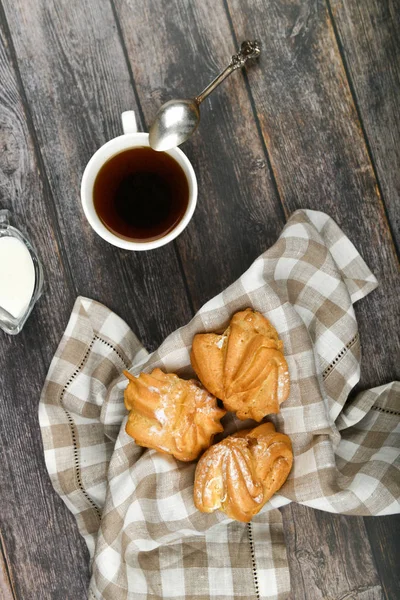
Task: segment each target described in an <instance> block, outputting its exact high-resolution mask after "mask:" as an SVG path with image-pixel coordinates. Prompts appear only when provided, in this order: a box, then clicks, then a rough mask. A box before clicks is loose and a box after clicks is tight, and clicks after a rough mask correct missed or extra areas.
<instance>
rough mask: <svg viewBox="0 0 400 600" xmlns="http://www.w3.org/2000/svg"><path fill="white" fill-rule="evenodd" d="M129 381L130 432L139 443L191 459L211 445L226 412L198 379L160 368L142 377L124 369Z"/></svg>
mask: <svg viewBox="0 0 400 600" xmlns="http://www.w3.org/2000/svg"><path fill="white" fill-rule="evenodd" d="M124 375H125V376H126V377H127V378H128V379H129V384H128V386H127V388H126V390H125V393H124V400H125V406H126V408H127V409H128V410H129V411H130V413H129V417H128V422H127V424H126V433H128V435H130V436H131V437H133V438H134V440H135V442H136V443H137V444H138V445H139V446H144V447H146V448H154V449H155V450H158V452H163V453H165V454H172V455H173V456H175V458H177V459H178V460H182V461H190V460H194V459H195V458H197V457H198V455H199V454H200V452H201V451H202V450H204V449H205V448H208V447H209V446H210V445H211V443H212V441H213V438H214V435H215V434H216V433H219V432H221V431H222V430H223V427H222V425H221V423H220V420H221V419H222V417H223V416H224V415H225V413H226V411H225V410H222V409H220V408H218V405H217V400H216V398H215V397H214V396H213V395H212V394H210V393H209V392H208V391H207V390H205V389H204V388H203V386H202V385H201V383H199V382H198V381H196V380H194V379H190V380H184V379H181V378H180V377H178V375H175V374H174V373H170V374H166V373H163V371H161V370H160V369H154V370H153V371H152V373H150V374H147V373H141V374H140V375H139V376H138V377H135V376H133V375H131V373H129V372H128V371H124Z"/></svg>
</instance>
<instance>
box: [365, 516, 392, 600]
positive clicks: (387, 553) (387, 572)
mask: <svg viewBox="0 0 400 600" xmlns="http://www.w3.org/2000/svg"><path fill="white" fill-rule="evenodd" d="M364 523H365V528H366V530H367V533H368V537H369V539H370V543H371V548H372V551H373V555H374V560H375V564H376V567H377V571H378V574H379V577H380V579H381V582H382V588H383V590H384V592H385V594H386V598H387V600H391V599H392V598H400V569H399V565H400V542H399V540H400V516H399V515H396V516H390V517H380V518H379V519H375V518H373V517H365V518H364Z"/></svg>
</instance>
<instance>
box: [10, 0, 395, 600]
mask: <svg viewBox="0 0 400 600" xmlns="http://www.w3.org/2000/svg"><path fill="white" fill-rule="evenodd" d="M245 38H250V39H252V38H258V39H260V40H261V42H262V45H263V55H262V58H261V59H260V62H259V64H257V65H255V66H253V67H252V68H251V69H248V70H247V71H245V72H242V73H236V74H235V75H233V76H232V77H231V78H230V79H229V80H228V81H227V82H226V83H225V84H224V86H222V87H221V88H220V89H219V90H218V92H216V93H215V94H214V95H213V96H212V97H211V98H210V99H209V100H208V101H207V103H206V104H207V105H205V106H204V110H203V116H202V124H201V127H200V129H199V130H198V132H197V134H196V135H195V136H194V137H193V138H192V139H191V140H190V141H189V142H187V143H186V144H185V145H184V151H185V152H186V153H187V155H188V156H189V158H190V160H191V161H192V163H193V165H194V168H195V171H196V173H197V177H198V182H199V202H198V207H197V210H196V213H195V215H194V218H193V220H192V221H191V223H190V225H189V227H188V228H187V229H186V231H185V232H184V233H183V234H182V235H181V236H180V237H179V238H178V239H177V240H176V242H174V243H172V244H170V245H168V246H166V247H164V248H162V249H158V250H155V251H151V252H143V253H133V252H128V251H124V250H119V249H117V248H114V247H112V246H111V245H109V244H107V243H106V242H104V241H103V240H102V239H101V238H99V237H98V236H97V235H96V234H95V233H94V232H93V231H92V229H91V228H90V226H89V225H88V223H87V222H86V220H85V218H84V215H83V213H82V209H81V206H80V199H79V186H80V180H81V176H82V172H83V169H84V167H85V165H86V163H87V161H88V159H89V158H90V156H91V155H92V154H93V153H94V151H95V150H96V149H97V148H98V147H99V146H100V145H101V144H103V143H104V142H105V141H107V140H109V139H110V138H112V137H115V136H117V135H119V134H120V133H121V123H120V113H121V112H122V111H124V110H129V109H134V110H135V111H136V113H137V115H138V121H139V123H140V127H141V128H142V130H144V131H145V130H147V128H148V126H149V123H151V121H152V118H153V116H154V115H155V112H156V110H157V108H158V107H159V106H160V104H161V103H162V102H164V101H166V100H168V99H170V98H174V97H181V96H182V95H183V96H185V95H193V94H195V93H197V92H199V91H200V90H201V88H202V87H203V86H205V85H206V84H207V83H208V82H209V81H210V80H211V78H212V77H213V76H214V75H215V74H216V73H217V72H218V70H219V68H220V67H221V66H224V64H225V62H226V61H227V59H229V57H230V55H231V54H232V52H233V51H235V50H236V49H237V47H238V43H239V42H240V41H241V40H243V39H245ZM0 82H1V83H0V149H1V151H0V205H1V207H2V208H10V209H12V210H13V211H15V213H16V215H17V217H18V220H19V223H20V224H21V225H23V227H24V229H25V231H27V232H28V234H29V236H30V238H31V240H32V242H33V243H34V244H35V246H36V248H37V250H38V253H39V255H40V256H41V258H42V261H43V263H44V268H45V276H46V288H45V293H44V295H43V297H42V298H41V300H40V301H39V303H38V305H37V307H36V308H35V310H34V312H33V314H32V315H31V317H30V319H29V321H28V322H27V324H26V326H25V328H24V330H23V332H22V333H21V334H20V335H18V336H16V337H11V336H7V335H5V334H1V335H0V383H1V387H0V390H1V391H0V449H1V450H0V451H1V469H0V532H1V537H0V598H1V599H2V600H11V599H14V600H15V599H18V600H48V599H49V600H50V599H52V600H64V599H65V600H81V599H84V598H85V597H86V593H85V592H86V589H87V586H88V581H89V566H88V554H87V552H86V549H85V544H84V542H83V540H82V539H81V538H80V536H79V534H78V531H77V528H76V526H75V522H74V519H73V517H72V516H71V514H70V513H69V511H68V510H67V509H66V507H65V506H64V504H63V503H62V501H61V500H60V499H59V498H58V496H57V495H56V494H55V493H54V491H53V489H52V486H51V484H50V481H49V478H48V475H47V472H46V469H45V465H44V460H43V452H42V444H41V439H40V432H39V426H38V417H37V407H38V401H39V395H40V391H41V388H42V385H43V382H44V378H45V375H46V372H47V369H48V367H49V364H50V361H51V358H52V355H53V354H54V352H55V349H56V347H57V344H58V342H59V340H60V337H61V335H62V332H63V330H64V328H65V326H66V323H67V320H68V317H69V314H70V311H71V309H72V306H73V302H74V300H75V298H76V296H77V295H78V294H82V295H85V296H88V297H91V298H95V299H97V300H99V301H101V302H103V303H104V304H106V305H107V306H108V307H110V308H111V309H113V310H114V311H115V312H116V313H117V314H119V315H120V316H121V317H123V318H124V319H125V320H126V321H127V323H129V324H130V325H131V327H132V328H133V330H134V331H135V333H136V334H137V335H138V336H139V338H140V339H141V340H142V341H143V342H144V344H145V345H146V346H147V348H148V349H150V350H151V349H154V348H156V347H157V345H158V344H159V343H160V342H161V341H162V340H163V338H164V337H165V336H166V335H167V334H169V333H170V332H171V331H173V330H174V329H175V328H176V327H178V326H180V325H183V324H184V323H186V322H187V321H188V320H189V319H190V318H191V316H192V315H193V313H194V312H195V311H196V310H197V309H198V308H199V307H200V306H201V305H202V304H203V303H204V302H205V301H206V300H208V299H209V298H211V297H212V296H213V295H215V294H217V293H218V292H220V291H221V290H222V289H223V288H224V287H225V286H227V285H228V284H230V283H231V282H232V281H234V279H235V278H236V277H238V276H239V275H240V274H241V273H242V272H243V271H244V270H245V269H246V268H247V267H248V266H249V265H250V264H251V262H252V261H253V260H254V259H255V258H256V256H257V255H258V254H260V253H261V252H262V251H264V250H265V249H266V248H267V247H269V246H270V245H271V244H272V243H274V241H275V240H276V238H277V236H278V234H279V232H280V230H281V229H282V226H283V224H284V223H285V221H286V219H287V218H288V216H289V215H290V214H291V213H292V212H293V211H294V210H296V209H297V208H300V207H304V208H312V209H318V210H323V211H326V212H327V213H328V214H329V215H331V216H332V217H333V218H334V219H336V221H337V223H338V224H339V225H340V226H341V227H342V229H343V230H344V231H345V232H346V233H347V234H348V235H349V237H350V238H351V240H352V241H353V242H354V243H355V245H356V246H357V248H358V249H359V250H360V252H361V254H362V255H363V257H364V258H365V260H366V261H367V263H368V265H369V266H370V267H371V269H372V271H373V272H374V273H375V275H376V276H377V278H378V280H379V282H380V287H379V288H378V289H377V290H376V291H374V292H373V293H372V294H370V295H369V296H368V297H367V298H366V299H364V300H362V301H361V302H359V303H358V304H357V305H356V314H357V317H358V320H359V326H360V333H361V340H362V345H363V350H364V356H363V362H362V377H361V382H360V384H359V386H358V389H362V388H366V387H370V386H374V385H378V384H383V383H386V382H388V381H391V380H393V379H395V378H396V367H398V365H399V354H398V351H399V338H398V334H399V303H398V298H399V292H400V290H399V285H398V283H399V280H398V262H397V258H396V245H397V248H398V244H399V239H400V237H399V236H400V219H399V212H400V202H399V195H400V144H399V140H400V121H399V97H400V6H399V2H398V1H397V0H326V1H325V0H198V1H194V0H1V2H0ZM397 377H398V374H397ZM282 512H283V514H284V521H285V534H286V540H287V547H288V553H289V562H290V571H291V579H292V593H291V598H292V599H296V600H297V599H299V600H300V599H311V600H315V599H316V600H318V599H320V598H321V599H322V598H326V599H330V600H334V599H337V600H339V599H342V600H344V599H347V600H350V599H359V600H377V599H380V598H385V599H387V600H394V599H398V598H400V584H399V569H398V566H399V560H398V555H397V556H396V549H397V551H398V549H399V519H398V518H396V517H385V518H383V517H382V518H361V517H360V518H356V517H344V516H334V515H329V514H327V513H322V512H318V511H314V510H312V509H307V508H305V507H302V506H298V505H290V506H288V507H285V508H284V509H283V511H282ZM396 528H397V531H396ZM396 547H397V548H396Z"/></svg>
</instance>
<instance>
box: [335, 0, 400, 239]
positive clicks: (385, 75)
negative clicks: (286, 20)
mask: <svg viewBox="0 0 400 600" xmlns="http://www.w3.org/2000/svg"><path fill="white" fill-rule="evenodd" d="M330 5H331V9H332V15H333V20H334V23H335V25H336V30H337V32H338V34H339V39H340V42H341V47H342V50H343V53H344V57H345V61H346V66H347V69H348V71H349V73H350V75H351V80H352V83H353V88H354V91H355V95H356V98H357V103H358V108H359V112H360V115H361V118H362V123H363V126H364V129H365V131H366V133H367V136H368V142H369V146H370V151H371V154H372V157H373V160H374V164H375V166H376V171H377V175H378V180H379V183H380V187H381V190H382V192H383V201H384V203H385V205H386V207H387V212H388V215H389V219H390V223H391V226H392V231H393V233H394V235H395V238H396V240H397V247H398V248H399V246H400V216H399V202H400V145H399V139H400V122H399V119H398V113H399V93H400V7H399V4H398V2H394V1H393V0H363V2H357V0H330Z"/></svg>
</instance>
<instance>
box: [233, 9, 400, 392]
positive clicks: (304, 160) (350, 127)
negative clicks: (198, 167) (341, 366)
mask: <svg viewBox="0 0 400 600" xmlns="http://www.w3.org/2000/svg"><path fill="white" fill-rule="evenodd" d="M227 4H228V7H229V11H230V14H231V18H232V24H233V28H234V31H235V33H236V36H237V38H238V39H243V38H246V37H248V36H249V35H251V36H254V37H258V38H259V39H260V40H261V42H262V44H263V47H264V58H263V69H261V70H260V71H259V72H257V73H256V72H255V71H253V70H250V69H249V71H248V78H249V82H250V88H251V93H252V95H253V97H254V103H255V106H256V110H257V115H258V118H259V120H260V124H261V129H262V133H263V136H264V140H265V145H266V147H267V149H268V152H269V156H270V160H271V164H272V168H273V171H274V174H275V179H276V182H277V185H278V188H279V192H280V196H281V199H282V202H283V203H284V205H285V207H286V210H287V211H288V212H292V211H293V210H295V209H297V208H300V207H303V208H312V209H317V210H319V209H322V208H323V210H324V211H325V212H327V213H328V214H329V215H331V216H332V217H333V218H334V219H335V220H336V221H337V223H338V224H339V226H340V227H341V228H342V229H343V230H344V232H345V233H346V234H348V235H349V237H350V239H351V240H352V241H353V243H354V244H355V246H356V247H357V249H358V250H359V251H360V252H361V255H362V256H363V257H364V259H365V260H366V262H367V264H368V265H369V267H370V268H371V269H372V271H373V272H374V274H375V275H376V277H377V278H378V281H379V282H380V286H379V288H378V289H377V290H376V291H374V292H373V293H372V294H370V295H369V296H368V297H367V298H365V299H363V301H362V302H360V303H359V304H357V306H356V314H357V317H358V322H359V329H360V335H361V341H362V344H363V347H364V348H365V349H366V351H367V352H366V357H365V359H364V362H363V365H362V378H361V386H363V387H370V386H373V385H377V384H381V383H386V382H387V381H391V380H392V379H393V376H394V374H395V373H396V372H398V368H399V364H398V360H397V358H396V356H395V353H394V352H393V348H395V347H396V346H397V343H398V340H397V333H396V332H397V330H398V288H397V289H396V285H394V282H396V281H397V277H398V263H397V259H396V255H395V250H394V245H393V241H392V238H391V235H390V231H389V228H388V222H387V220H386V216H385V211H384V208H383V205H382V202H381V199H380V198H379V194H378V193H377V181H376V179H375V175H374V171H373V169H372V166H371V162H370V159H369V156H368V153H367V149H366V145H365V140H364V137H363V132H362V130H361V127H360V123H359V121H358V118H357V113H356V110H355V107H354V104H353V100H352V96H351V92H350V89H349V85H348V82H347V78H346V73H345V70H344V68H343V63H342V59H341V56H340V53H339V49H338V47H337V43H336V39H335V35H334V31H333V28H332V23H331V21H330V17H329V14H328V10H327V7H326V5H325V2H324V1H322V0H306V1H303V0H294V1H291V2H283V1H282V2H273V1H268V2H265V1H264V0H252V1H246V0H240V2H239V0H227ZM383 307H384V310H383ZM371 315H373V319H371ZM377 344H378V345H379V348H380V350H379V352H373V351H372V349H373V348H375V347H376V345H377Z"/></svg>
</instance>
